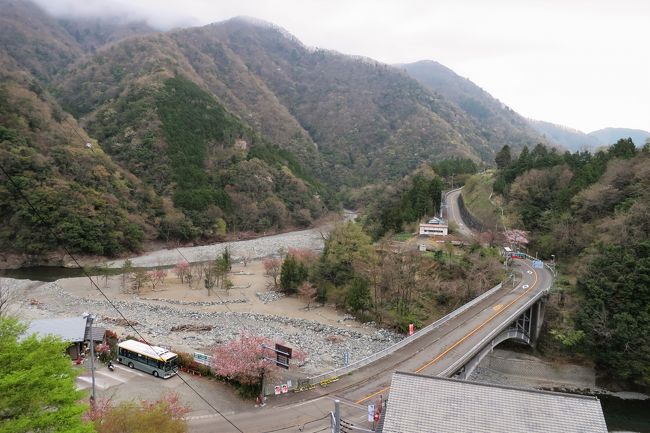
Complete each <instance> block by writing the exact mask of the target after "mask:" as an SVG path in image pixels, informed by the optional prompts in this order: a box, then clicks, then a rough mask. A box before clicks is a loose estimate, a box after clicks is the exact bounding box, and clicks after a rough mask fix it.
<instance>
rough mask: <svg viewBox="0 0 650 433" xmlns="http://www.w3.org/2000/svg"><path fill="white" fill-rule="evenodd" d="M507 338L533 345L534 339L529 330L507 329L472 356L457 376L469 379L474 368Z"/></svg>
mask: <svg viewBox="0 0 650 433" xmlns="http://www.w3.org/2000/svg"><path fill="white" fill-rule="evenodd" d="M506 340H514V341H519V342H520V343H524V344H527V345H529V346H532V344H531V343H532V340H531V338H530V336H529V335H528V333H527V332H524V331H521V330H519V329H512V328H511V329H507V330H505V331H503V332H502V333H500V334H499V335H497V336H496V337H494V339H492V341H490V343H488V344H487V345H485V347H484V348H483V349H481V350H480V351H479V352H478V353H477V354H476V355H474V357H472V359H470V360H469V361H468V362H467V363H466V364H465V365H464V366H463V368H461V369H460V370H459V371H458V373H457V374H456V375H455V376H456V377H457V378H458V379H467V378H468V377H469V376H470V375H471V374H472V373H473V372H474V370H476V367H478V365H479V364H480V363H481V361H482V360H483V358H485V357H486V356H487V355H488V354H489V353H491V352H492V350H494V348H495V347H496V346H498V345H499V344H501V343H503V342H504V341H506Z"/></svg>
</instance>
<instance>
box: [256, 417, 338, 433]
mask: <svg viewBox="0 0 650 433" xmlns="http://www.w3.org/2000/svg"><path fill="white" fill-rule="evenodd" d="M330 416H331V415H330V414H329V413H328V414H327V415H325V416H324V417H322V418H316V419H312V420H311V421H307V422H305V423H302V424H294V425H288V426H286V427H279V428H276V429H274V430H265V431H264V432H262V433H275V432H279V431H282V430H287V429H290V428H294V427H298V428H299V429H300V431H302V430H303V429H304V428H305V427H306V426H307V425H309V424H313V423H315V422H318V421H322V420H324V419H327V418H329V417H330ZM323 430H324V429H323ZM319 431H320V430H319Z"/></svg>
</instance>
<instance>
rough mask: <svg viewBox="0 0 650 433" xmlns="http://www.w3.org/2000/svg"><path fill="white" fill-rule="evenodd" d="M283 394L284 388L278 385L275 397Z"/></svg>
mask: <svg viewBox="0 0 650 433" xmlns="http://www.w3.org/2000/svg"><path fill="white" fill-rule="evenodd" d="M281 393H282V387H281V386H280V385H277V386H276V387H275V395H280V394H281Z"/></svg>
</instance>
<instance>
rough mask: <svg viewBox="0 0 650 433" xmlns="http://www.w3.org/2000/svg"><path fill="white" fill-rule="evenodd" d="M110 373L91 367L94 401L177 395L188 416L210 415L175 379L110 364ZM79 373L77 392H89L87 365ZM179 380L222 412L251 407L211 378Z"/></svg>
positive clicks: (90, 382)
mask: <svg viewBox="0 0 650 433" xmlns="http://www.w3.org/2000/svg"><path fill="white" fill-rule="evenodd" d="M113 365H114V366H115V369H114V371H110V370H109V369H108V367H106V365H104V364H102V363H97V364H96V365H95V368H96V369H95V392H96V394H97V398H109V399H111V400H112V401H113V402H115V403H119V402H122V401H129V400H134V401H140V400H156V399H158V398H160V397H162V396H164V395H165V394H169V393H175V394H178V396H179V397H180V399H181V401H182V402H183V404H185V405H186V406H189V407H190V408H191V412H190V414H189V416H191V417H196V416H202V415H210V414H213V413H214V411H213V410H211V409H210V408H209V407H208V405H207V404H206V403H205V402H204V401H203V400H201V398H200V397H198V395H197V394H196V393H195V392H194V391H193V390H192V389H191V388H190V387H189V386H188V385H186V384H185V383H184V382H183V380H181V378H180V377H178V376H172V377H171V378H169V379H161V378H156V377H153V376H152V375H150V374H147V373H144V372H142V371H139V370H135V369H130V368H128V367H127V366H124V365H121V364H117V363H115V364H113ZM79 368H81V369H83V372H82V373H81V374H80V375H79V376H78V377H77V380H76V384H77V389H83V390H88V392H89V394H90V390H91V387H92V378H91V374H90V366H89V364H87V365H81V366H79ZM182 374H183V379H184V381H185V382H187V383H188V384H189V385H191V386H192V388H194V389H196V390H197V391H198V392H199V393H200V394H201V395H202V396H203V397H205V398H206V399H207V400H208V401H209V402H210V404H212V405H213V406H215V407H216V408H218V409H219V410H220V411H222V412H226V413H228V412H230V413H234V412H236V411H237V412H241V411H243V410H250V409H251V408H253V407H254V402H250V401H243V400H242V399H241V398H240V397H239V396H237V395H236V394H235V393H234V391H233V389H232V387H230V386H228V385H226V384H224V383H222V382H219V381H216V380H211V379H206V378H203V377H199V376H192V375H188V374H185V373H182Z"/></svg>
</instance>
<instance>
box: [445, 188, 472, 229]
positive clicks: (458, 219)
mask: <svg viewBox="0 0 650 433" xmlns="http://www.w3.org/2000/svg"><path fill="white" fill-rule="evenodd" d="M461 189H462V187H461V188H456V189H452V190H451V191H448V192H447V193H446V194H445V204H446V205H447V219H448V220H449V221H453V222H455V223H456V225H457V226H458V232H459V233H460V234H461V235H463V236H465V237H468V238H471V237H473V236H474V232H472V230H471V229H470V228H469V227H468V226H467V225H466V224H465V222H464V221H463V217H462V215H461V213H460V208H459V206H458V197H459V196H460V190H461Z"/></svg>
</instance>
